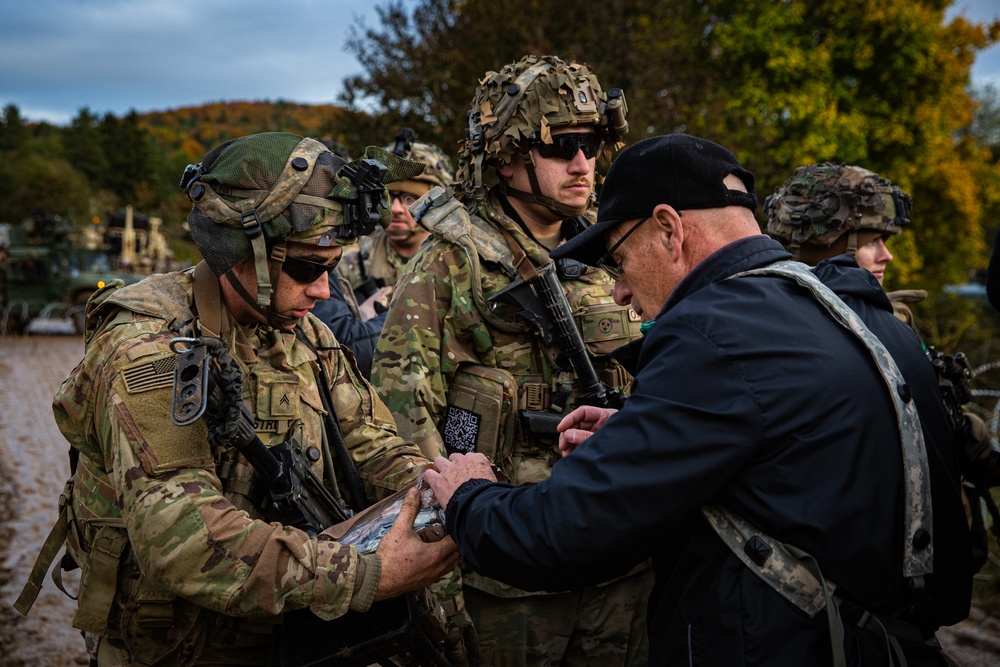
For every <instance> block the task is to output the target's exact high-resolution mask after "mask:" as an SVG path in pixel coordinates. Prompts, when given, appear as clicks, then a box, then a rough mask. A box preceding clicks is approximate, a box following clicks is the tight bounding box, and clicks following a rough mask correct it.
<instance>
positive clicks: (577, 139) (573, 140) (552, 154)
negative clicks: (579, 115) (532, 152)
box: [534, 132, 601, 160]
mask: <svg viewBox="0 0 1000 667" xmlns="http://www.w3.org/2000/svg"><path fill="white" fill-rule="evenodd" d="M534 147H535V148H537V149H538V154H539V155H541V156H542V157H544V158H558V159H560V160H572V159H573V158H575V157H576V152H577V151H583V155H584V157H586V158H587V159H588V160H589V159H591V158H594V157H597V153H598V152H599V151H600V150H601V140H600V139H598V138H597V134H595V133H594V132H566V133H565V134H557V135H555V136H553V137H552V143H551V144H543V143H542V142H540V141H539V142H537V143H535V146H534Z"/></svg>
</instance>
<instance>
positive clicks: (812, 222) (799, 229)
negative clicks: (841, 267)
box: [764, 162, 1000, 567]
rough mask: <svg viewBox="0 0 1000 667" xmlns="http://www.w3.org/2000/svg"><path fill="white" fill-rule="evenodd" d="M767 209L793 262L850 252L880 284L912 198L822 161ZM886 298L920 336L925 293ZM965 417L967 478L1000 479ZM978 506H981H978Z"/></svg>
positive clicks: (961, 431) (981, 558) (985, 436)
mask: <svg viewBox="0 0 1000 667" xmlns="http://www.w3.org/2000/svg"><path fill="white" fill-rule="evenodd" d="M764 211H765V213H767V233H768V234H769V235H770V236H771V237H773V238H774V239H776V240H777V241H779V242H780V243H781V244H782V245H784V246H785V249H787V250H788V251H789V252H791V253H792V255H793V256H794V257H795V259H797V260H799V261H801V262H804V263H806V264H809V265H810V266H815V265H816V264H818V263H819V262H821V261H822V260H825V259H830V258H832V257H836V256H837V255H843V254H848V255H851V256H853V257H854V260H855V261H856V262H857V264H858V266H860V267H861V268H862V269H866V270H868V271H869V272H871V273H872V275H874V276H875V278H876V279H877V280H878V282H879V284H882V281H883V279H884V278H885V269H886V267H887V266H888V265H889V263H890V262H892V260H893V255H892V253H891V252H889V249H888V248H887V247H886V243H885V242H886V241H887V240H888V239H889V237H891V236H894V235H897V234H900V233H901V232H902V230H903V227H904V226H906V225H908V224H910V217H909V215H910V195H909V194H907V193H905V192H903V191H902V190H900V189H899V188H898V187H897V186H894V185H893V184H892V183H891V182H890V181H889V179H887V178H883V177H881V176H879V175H878V174H876V173H874V172H871V171H869V170H867V169H863V168H861V167H856V166H851V165H845V164H840V165H838V164H833V163H830V162H823V163H821V164H815V165H809V166H804V167H799V168H798V169H796V170H795V171H794V172H792V176H791V177H790V178H789V179H788V180H786V181H785V182H784V183H783V184H782V185H781V187H779V188H778V189H776V190H775V191H774V194H772V195H770V196H769V197H767V199H766V200H765V202H764ZM886 296H888V297H889V301H890V302H891V303H892V311H893V314H894V315H895V316H896V318H897V319H899V320H900V321H901V322H903V323H904V324H906V325H907V326H909V327H910V328H911V329H913V331H914V333H916V334H917V335H918V336H920V332H919V331H918V330H917V327H916V322H915V319H914V317H913V312H912V311H911V310H910V305H911V304H914V303H919V302H921V301H923V300H924V299H926V298H927V291H926V290H922V289H906V290H895V291H892V292H887V293H886ZM925 347H926V346H925ZM933 354H935V356H937V355H936V353H933ZM949 359H950V358H949ZM940 368H943V367H941V366H939V369H940ZM969 377H971V373H970V374H969ZM949 382H950V380H949ZM962 414H963V415H964V418H959V420H958V421H957V422H956V427H957V428H956V430H957V431H958V433H957V438H958V442H959V444H960V445H961V446H962V453H963V465H962V472H963V474H965V475H966V477H967V478H969V479H975V478H979V477H981V476H982V475H984V474H985V475H986V476H987V478H988V479H990V480H996V479H1000V476H998V474H1000V473H998V472H997V461H996V456H995V455H994V454H993V446H992V444H991V443H990V437H989V429H988V428H987V426H986V424H985V422H983V420H982V418H981V417H979V415H977V414H975V413H974V412H971V411H969V410H962ZM956 415H957V410H956ZM973 506H975V507H978V503H974V504H973ZM973 528H974V529H975V530H974V531H973V538H974V540H975V546H976V561H977V567H978V566H981V565H982V564H983V563H984V562H985V559H986V554H987V553H988V551H987V549H988V547H987V544H986V535H985V532H983V531H982V525H978V524H974V525H973Z"/></svg>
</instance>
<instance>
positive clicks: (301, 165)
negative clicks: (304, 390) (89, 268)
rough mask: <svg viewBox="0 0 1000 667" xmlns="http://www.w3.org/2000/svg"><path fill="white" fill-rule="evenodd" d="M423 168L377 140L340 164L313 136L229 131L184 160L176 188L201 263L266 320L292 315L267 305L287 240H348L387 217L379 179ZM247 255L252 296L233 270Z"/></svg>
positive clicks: (283, 322) (282, 320)
mask: <svg viewBox="0 0 1000 667" xmlns="http://www.w3.org/2000/svg"><path fill="white" fill-rule="evenodd" d="M421 169H422V167H421V166H420V165H418V164H416V163H413V162H410V161H408V160H402V159H401V158H398V157H397V156H395V155H393V154H392V153H390V152H388V151H385V150H383V149H381V148H378V147H375V146H369V147H368V148H367V149H365V152H364V155H363V157H362V158H358V159H357V160H354V161H352V162H346V161H345V160H344V159H343V158H341V157H338V156H337V155H334V154H333V153H332V152H331V151H330V150H329V149H328V148H327V147H326V146H324V145H323V144H322V143H320V142H319V141H316V140H315V139H307V138H303V137H300V136H298V135H295V134H288V133H285V132H267V133H263V134H254V135H250V136H246V137H240V138H237V139H232V140H230V141H227V142H225V143H223V144H220V145H219V146H216V147H215V148H213V149H212V150H210V151H209V152H208V153H207V154H206V155H205V158H204V159H203V160H202V162H201V163H199V164H196V165H188V167H187V169H185V171H184V175H183V177H182V178H181V188H182V189H183V190H184V192H185V194H186V195H187V197H188V199H189V200H191V203H192V204H193V206H192V209H191V213H190V214H189V215H188V225H189V226H190V229H191V235H192V236H193V237H194V241H195V244H196V245H197V246H198V249H199V250H200V251H201V254H202V256H203V257H204V259H205V262H206V263H207V264H208V265H209V267H210V268H211V269H212V272H213V273H214V274H215V275H216V276H218V277H219V278H221V277H223V276H225V277H226V278H227V280H228V281H229V283H230V284H231V285H232V286H233V288H234V289H235V290H236V292H237V293H239V294H240V296H241V297H242V298H243V299H244V300H245V301H246V302H247V303H248V304H249V305H250V306H251V307H252V308H253V309H254V310H256V311H257V312H258V313H259V314H260V315H261V316H263V317H264V318H265V319H266V321H267V322H268V323H269V324H271V325H272V326H276V327H277V326H287V325H289V324H292V323H294V320H290V319H289V318H288V317H287V316H282V315H279V314H278V313H277V311H276V310H275V304H274V286H275V285H277V282H278V274H279V273H280V271H281V266H282V264H283V263H284V260H285V253H286V248H287V245H286V244H287V242H289V241H294V242H298V243H313V244H316V245H319V246H331V245H349V244H351V243H355V242H357V240H358V237H360V236H364V235H367V234H371V233H372V231H374V229H375V226H376V225H381V226H382V227H383V228H385V227H387V226H388V224H389V220H390V219H391V212H390V210H389V198H388V192H387V190H386V189H385V184H386V183H387V182H389V181H391V180H400V179H406V178H410V177H412V176H414V175H416V174H418V173H420V171H421ZM250 257H252V258H253V259H254V266H255V268H256V272H257V297H256V299H254V298H253V297H252V296H251V295H250V294H249V293H247V291H246V289H245V288H244V287H243V285H242V284H241V283H240V282H239V280H238V279H237V278H236V276H235V274H234V273H233V268H234V267H235V266H236V265H237V264H239V263H240V262H242V261H244V260H246V259H248V258H250Z"/></svg>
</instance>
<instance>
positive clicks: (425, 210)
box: [411, 186, 530, 333]
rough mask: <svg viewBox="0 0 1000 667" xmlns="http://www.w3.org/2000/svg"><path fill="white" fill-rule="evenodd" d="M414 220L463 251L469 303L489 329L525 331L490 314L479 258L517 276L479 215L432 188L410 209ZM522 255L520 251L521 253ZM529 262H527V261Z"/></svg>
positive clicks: (500, 241)
mask: <svg viewBox="0 0 1000 667" xmlns="http://www.w3.org/2000/svg"><path fill="white" fill-rule="evenodd" d="M411 209H412V210H413V211H416V213H415V214H414V216H413V217H414V219H415V220H416V221H417V223H418V224H420V226H421V227H423V228H424V229H426V230H427V231H429V232H430V233H431V235H432V236H434V237H435V238H438V239H443V240H445V241H449V242H451V243H454V244H455V245H457V246H459V247H460V248H462V249H463V250H464V251H465V254H466V256H467V257H468V259H469V267H470V269H471V270H472V281H471V282H472V300H473V302H474V303H475V304H476V308H477V309H478V310H479V312H480V314H481V315H482V316H483V319H485V320H486V321H487V322H489V323H490V325H491V326H494V327H496V328H497V329H500V330H501V331H506V332H509V333H518V332H523V331H526V330H527V326H528V325H527V324H526V323H525V324H522V323H521V322H516V323H514V322H508V321H506V320H504V319H502V318H500V317H498V316H497V315H495V314H494V313H493V309H492V308H490V305H489V304H488V303H486V298H485V297H484V296H483V283H482V267H481V265H480V258H482V259H483V260H486V261H488V262H492V263H495V264H499V265H500V266H501V267H502V269H503V271H504V273H506V274H507V276H508V277H510V278H514V277H515V276H517V275H518V269H517V266H516V265H515V264H514V262H515V260H516V259H517V258H515V257H514V256H513V254H512V253H511V250H510V247H509V246H508V244H507V241H506V239H505V238H504V237H503V235H502V234H501V233H500V232H499V231H497V230H496V229H495V228H494V227H493V226H492V225H490V224H489V223H487V222H486V221H485V220H483V219H481V218H480V217H479V216H475V215H471V214H470V213H469V211H468V209H466V208H465V205H464V204H462V202H460V201H459V200H458V199H456V198H454V197H451V196H450V195H448V194H447V193H446V192H445V191H444V190H443V189H442V188H441V187H440V186H435V187H434V188H432V189H431V190H430V191H429V192H427V193H426V194H424V195H423V196H422V197H421V198H420V199H419V200H417V202H416V203H414V204H413V206H412V207H411ZM522 252H523V251H522ZM529 263H530V262H529Z"/></svg>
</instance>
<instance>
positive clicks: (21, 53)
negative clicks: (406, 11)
mask: <svg viewBox="0 0 1000 667" xmlns="http://www.w3.org/2000/svg"><path fill="white" fill-rule="evenodd" d="M4 4H5V7H4V21H3V22H0V62H3V63H4V67H3V68H2V69H0V100H2V101H3V102H4V103H6V102H9V101H12V102H14V103H15V104H18V106H19V107H21V110H22V113H23V115H24V116H26V117H28V118H31V119H45V120H50V121H52V122H66V121H67V120H68V119H69V118H70V117H72V116H74V115H75V114H76V111H77V110H78V109H79V108H80V107H83V106H90V107H91V109H92V110H93V111H95V112H96V113H103V112H105V111H111V112H113V113H116V114H121V113H125V112H126V111H128V110H129V109H130V108H136V109H137V110H139V111H146V110H153V109H166V108H173V107H178V106H185V105H189V104H201V103H204V102H208V101H215V100H222V99H227V100H230V99H272V100H274V99H287V100H294V101H297V102H308V103H320V102H326V103H330V102H334V101H335V98H336V94H337V92H338V91H339V89H340V83H341V81H342V80H343V78H344V77H345V76H347V75H349V74H351V73H354V72H358V71H360V66H359V65H358V63H357V61H356V60H355V59H354V57H353V56H352V55H350V54H348V53H346V52H345V51H344V50H343V46H344V41H345V39H346V35H347V32H348V27H349V25H350V24H351V23H353V22H354V21H355V20H356V19H358V18H361V17H373V16H374V10H373V7H372V4H373V3H372V2H370V0H339V1H336V0H335V1H328V2H324V1H320V0H280V1H277V2H276V1H275V0H270V1H268V0H215V1H211V2H206V1H201V2H194V1H192V0H141V1H139V0H70V1H67V0H31V1H30V2H11V3H4ZM369 20H371V19H369Z"/></svg>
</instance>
